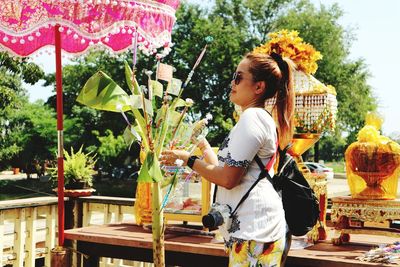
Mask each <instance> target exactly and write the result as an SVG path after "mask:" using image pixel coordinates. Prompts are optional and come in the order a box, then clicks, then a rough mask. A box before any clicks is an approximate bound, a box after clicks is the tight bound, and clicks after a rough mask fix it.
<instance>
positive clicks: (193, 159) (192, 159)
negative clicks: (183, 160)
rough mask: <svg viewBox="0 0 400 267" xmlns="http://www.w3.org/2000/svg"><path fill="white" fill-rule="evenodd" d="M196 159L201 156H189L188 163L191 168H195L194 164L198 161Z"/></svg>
mask: <svg viewBox="0 0 400 267" xmlns="http://www.w3.org/2000/svg"><path fill="white" fill-rule="evenodd" d="M196 159H199V157H197V156H190V157H189V159H188V161H187V165H188V166H189V167H190V168H191V169H193V164H194V162H195V161H196Z"/></svg>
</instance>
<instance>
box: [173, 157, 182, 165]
mask: <svg viewBox="0 0 400 267" xmlns="http://www.w3.org/2000/svg"><path fill="white" fill-rule="evenodd" d="M174 163H175V165H176V166H178V167H182V165H183V160H181V159H176V160H175V162H174Z"/></svg>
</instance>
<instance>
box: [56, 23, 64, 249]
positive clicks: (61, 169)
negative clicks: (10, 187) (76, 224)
mask: <svg viewBox="0 0 400 267" xmlns="http://www.w3.org/2000/svg"><path fill="white" fill-rule="evenodd" d="M59 28H60V25H59V24H57V25H56V26H55V28H54V30H55V48H56V53H55V54H56V91H57V136H58V153H57V167H58V177H57V178H58V187H57V188H58V190H57V191H58V245H59V246H63V245H64V153H63V152H64V143H63V94H62V65H61V34H60V31H59Z"/></svg>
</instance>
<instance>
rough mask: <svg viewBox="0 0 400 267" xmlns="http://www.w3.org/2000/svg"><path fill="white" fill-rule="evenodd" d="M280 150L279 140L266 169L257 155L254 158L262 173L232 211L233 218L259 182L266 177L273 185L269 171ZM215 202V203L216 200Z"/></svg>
mask: <svg viewBox="0 0 400 267" xmlns="http://www.w3.org/2000/svg"><path fill="white" fill-rule="evenodd" d="M278 148H279V145H278V140H276V152H275V153H274V155H273V156H272V157H271V159H270V160H269V162H268V164H267V166H266V167H265V168H264V164H263V163H262V161H261V159H260V157H259V156H258V155H257V154H256V155H255V156H254V160H255V161H256V162H257V164H258V166H259V167H260V169H261V173H260V174H259V175H258V178H257V180H256V181H255V182H254V183H253V184H252V186H251V187H250V188H249V190H247V192H246V194H244V195H243V197H242V198H241V199H240V201H239V203H238V204H237V205H236V208H235V209H234V210H233V211H232V213H231V217H232V215H233V214H235V213H236V211H237V209H238V208H239V206H240V205H241V204H242V203H243V201H245V200H246V198H248V197H249V195H250V192H251V190H253V188H254V187H255V186H256V185H257V184H258V182H259V181H261V180H262V179H264V178H265V177H266V178H267V179H268V181H270V182H271V184H272V185H273V182H272V177H271V175H269V172H268V171H269V170H270V169H271V167H272V164H273V163H274V159H275V158H276V154H277V153H278ZM214 197H215V194H214ZM214 202H215V198H214Z"/></svg>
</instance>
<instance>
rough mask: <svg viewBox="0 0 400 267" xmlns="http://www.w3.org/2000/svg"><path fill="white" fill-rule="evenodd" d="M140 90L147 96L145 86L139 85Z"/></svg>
mask: <svg viewBox="0 0 400 267" xmlns="http://www.w3.org/2000/svg"><path fill="white" fill-rule="evenodd" d="M140 89H141V90H142V92H143V93H145V94H147V87H146V86H144V85H141V86H140Z"/></svg>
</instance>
